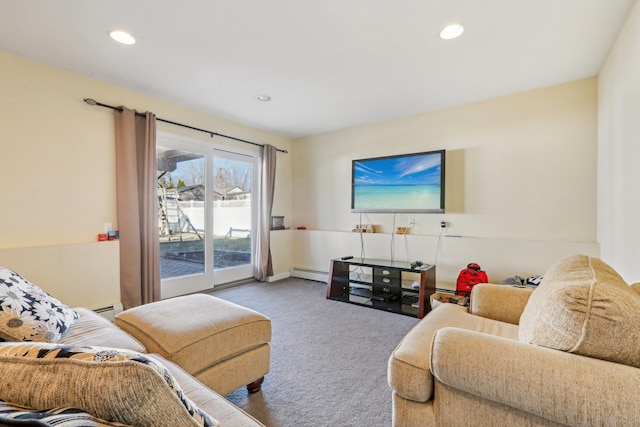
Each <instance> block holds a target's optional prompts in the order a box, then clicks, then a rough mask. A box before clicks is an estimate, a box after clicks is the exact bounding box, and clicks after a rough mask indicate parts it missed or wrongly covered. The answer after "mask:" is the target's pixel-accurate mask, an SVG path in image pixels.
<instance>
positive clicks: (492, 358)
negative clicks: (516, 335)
mask: <svg viewBox="0 0 640 427" xmlns="http://www.w3.org/2000/svg"><path fill="white" fill-rule="evenodd" d="M431 370H432V372H433V375H434V377H435V379H436V381H439V382H441V383H443V384H446V385H448V386H450V387H453V388H456V389H458V390H462V391H465V392H467V393H470V394H472V395H475V396H478V397H480V398H483V399H487V400H490V401H493V402H497V403H501V404H503V405H507V406H510V407H513V408H517V409H520V410H522V411H526V412H528V413H530V414H533V415H537V416H539V417H542V418H546V419H548V420H551V421H554V422H557V423H561V424H565V425H627V424H628V423H629V421H630V420H638V419H640V405H638V402H637V399H638V397H637V396H638V393H637V392H638V384H640V369H638V368H634V367H632V366H627V365H622V364H617V363H613V362H608V361H605V360H600V359H594V358H590V357H585V356H580V355H576V354H572V353H567V352H562V351H558V350H552V349H548V348H544V347H539V346H535V345H531V344H526V343H523V342H519V341H513V340H509V339H505V338H500V337H495V336H492V335H488V334H482V333H478V332H474V331H466V330H463V329H458V328H443V329H441V330H439V331H438V332H437V333H436V336H435V337H434V341H433V345H432V350H431ZM436 398H437V396H436Z"/></svg>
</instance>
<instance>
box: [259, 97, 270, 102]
mask: <svg viewBox="0 0 640 427" xmlns="http://www.w3.org/2000/svg"><path fill="white" fill-rule="evenodd" d="M256 98H257V99H258V101H262V102H269V101H271V97H270V96H269V95H258V96H256Z"/></svg>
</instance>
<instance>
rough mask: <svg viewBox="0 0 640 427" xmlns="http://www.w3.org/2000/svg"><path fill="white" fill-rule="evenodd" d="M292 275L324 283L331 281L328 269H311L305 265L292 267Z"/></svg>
mask: <svg viewBox="0 0 640 427" xmlns="http://www.w3.org/2000/svg"><path fill="white" fill-rule="evenodd" d="M291 276H292V277H298V278H300V279H308V280H315V281H317V282H324V283H327V282H328V281H329V273H328V272H327V271H319V270H310V269H308V268H304V267H291Z"/></svg>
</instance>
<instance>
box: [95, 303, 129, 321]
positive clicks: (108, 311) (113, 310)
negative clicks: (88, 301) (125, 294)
mask: <svg viewBox="0 0 640 427" xmlns="http://www.w3.org/2000/svg"><path fill="white" fill-rule="evenodd" d="M93 311H95V312H96V313H98V314H99V315H100V316H102V317H104V318H105V319H107V320H110V321H112V322H113V319H114V317H115V316H116V315H117V314H118V313H121V312H122V303H117V304H114V305H109V306H107V307H100V308H94V309H93Z"/></svg>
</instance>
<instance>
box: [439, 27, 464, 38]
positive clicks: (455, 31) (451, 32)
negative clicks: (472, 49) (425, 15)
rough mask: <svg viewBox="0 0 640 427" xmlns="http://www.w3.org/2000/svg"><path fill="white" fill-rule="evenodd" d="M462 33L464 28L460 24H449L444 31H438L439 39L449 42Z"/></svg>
mask: <svg viewBox="0 0 640 427" xmlns="http://www.w3.org/2000/svg"><path fill="white" fill-rule="evenodd" d="M463 32H464V27H463V26H462V25H460V24H451V25H447V26H446V27H444V30H442V31H440V38H441V39H443V40H451V39H455V38H456V37H459V36H460V34H462V33H463Z"/></svg>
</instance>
